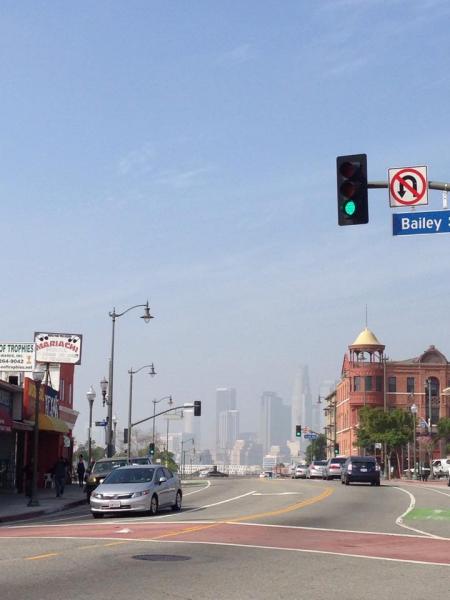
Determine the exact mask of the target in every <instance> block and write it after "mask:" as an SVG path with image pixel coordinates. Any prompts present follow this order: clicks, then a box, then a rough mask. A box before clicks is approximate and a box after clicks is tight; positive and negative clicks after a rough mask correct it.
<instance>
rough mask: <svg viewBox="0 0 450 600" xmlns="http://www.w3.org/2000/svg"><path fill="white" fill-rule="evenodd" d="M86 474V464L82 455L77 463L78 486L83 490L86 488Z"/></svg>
mask: <svg viewBox="0 0 450 600" xmlns="http://www.w3.org/2000/svg"><path fill="white" fill-rule="evenodd" d="M85 473H86V465H85V464H84V460H83V455H82V454H80V456H79V459H78V463H77V475H78V485H79V486H80V487H81V488H82V487H83V486H84V475H85Z"/></svg>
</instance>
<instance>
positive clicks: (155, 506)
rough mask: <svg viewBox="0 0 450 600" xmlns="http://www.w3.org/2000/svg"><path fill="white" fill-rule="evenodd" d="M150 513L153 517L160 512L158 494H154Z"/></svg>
mask: <svg viewBox="0 0 450 600" xmlns="http://www.w3.org/2000/svg"><path fill="white" fill-rule="evenodd" d="M148 512H149V514H150V515H152V516H154V515H156V513H157V512H158V498H157V496H156V494H153V496H152V499H151V500H150V508H149V511H148Z"/></svg>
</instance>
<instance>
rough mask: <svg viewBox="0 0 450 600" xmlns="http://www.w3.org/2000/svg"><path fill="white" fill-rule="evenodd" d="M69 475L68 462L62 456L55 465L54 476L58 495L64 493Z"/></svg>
mask: <svg viewBox="0 0 450 600" xmlns="http://www.w3.org/2000/svg"><path fill="white" fill-rule="evenodd" d="M66 476H67V463H66V461H65V459H64V458H63V457H62V456H60V457H59V458H58V460H57V461H56V463H55V466H54V467H53V477H54V478H55V488H56V497H57V498H59V496H62V495H63V494H64V485H65V483H66Z"/></svg>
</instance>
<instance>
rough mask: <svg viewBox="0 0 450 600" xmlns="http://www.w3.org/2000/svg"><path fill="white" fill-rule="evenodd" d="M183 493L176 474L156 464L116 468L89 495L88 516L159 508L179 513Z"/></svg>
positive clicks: (153, 513) (154, 512)
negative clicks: (89, 507) (89, 512)
mask: <svg viewBox="0 0 450 600" xmlns="http://www.w3.org/2000/svg"><path fill="white" fill-rule="evenodd" d="M182 497H183V493H182V490H181V483H180V479H179V477H178V475H176V474H174V473H172V471H170V470H169V469H167V468H166V467H161V466H158V465H152V466H150V465H128V466H126V467H118V468H117V469H114V470H113V471H111V473H110V474H109V475H108V476H107V477H106V478H105V479H104V481H103V483H101V484H100V485H99V486H98V487H97V488H96V489H95V490H94V491H93V492H92V494H91V498H90V505H91V513H92V516H93V517H94V518H96V519H98V518H100V517H103V516H105V514H112V513H123V512H130V511H132V512H147V513H149V514H151V515H155V514H156V513H157V512H158V509H159V508H167V507H169V508H172V510H181V502H182Z"/></svg>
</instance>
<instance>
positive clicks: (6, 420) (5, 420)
mask: <svg viewBox="0 0 450 600" xmlns="http://www.w3.org/2000/svg"><path fill="white" fill-rule="evenodd" d="M12 424H13V422H12V419H11V417H10V415H9V414H8V413H7V412H6V411H5V410H4V409H3V408H0V432H2V431H3V432H6V433H11V431H12Z"/></svg>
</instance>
